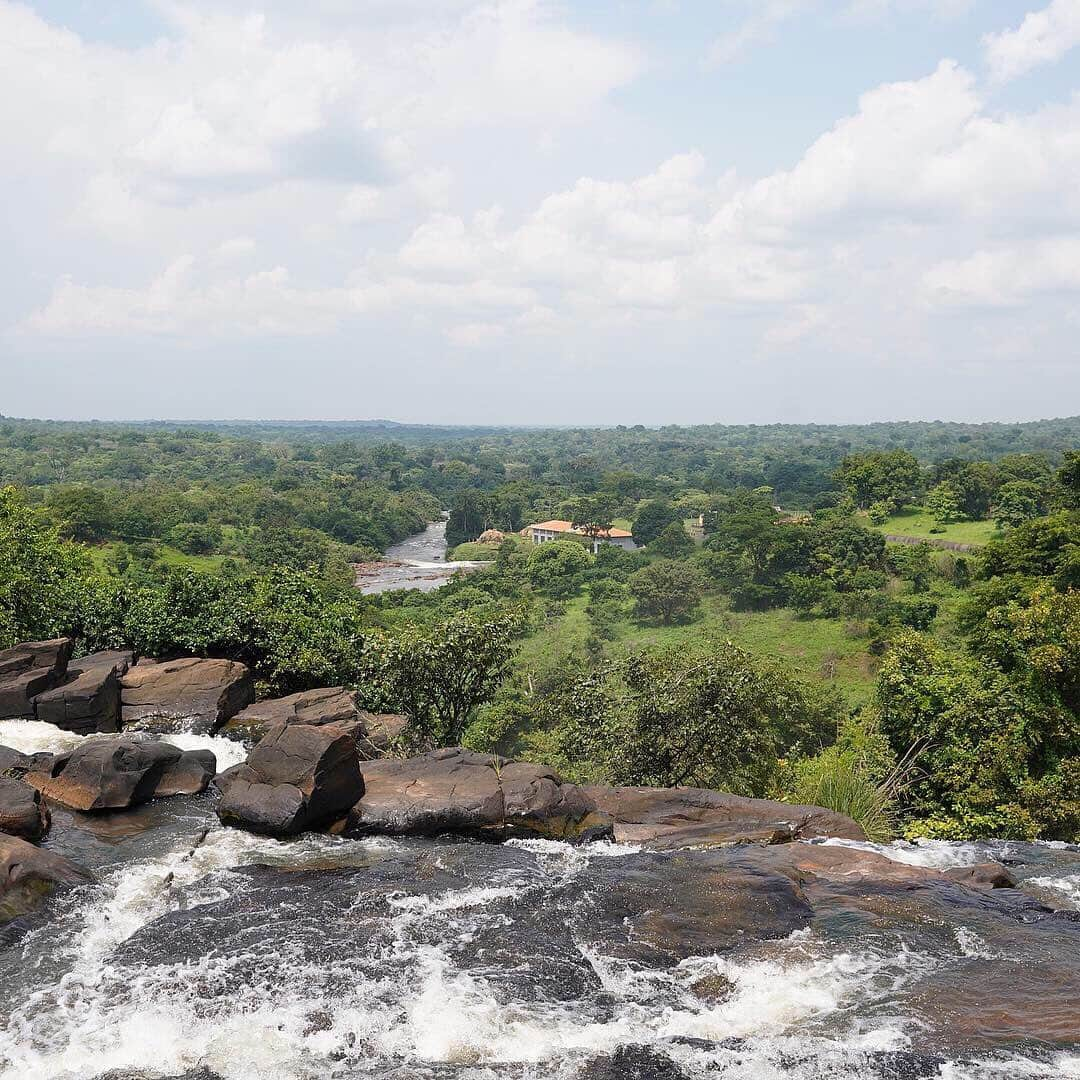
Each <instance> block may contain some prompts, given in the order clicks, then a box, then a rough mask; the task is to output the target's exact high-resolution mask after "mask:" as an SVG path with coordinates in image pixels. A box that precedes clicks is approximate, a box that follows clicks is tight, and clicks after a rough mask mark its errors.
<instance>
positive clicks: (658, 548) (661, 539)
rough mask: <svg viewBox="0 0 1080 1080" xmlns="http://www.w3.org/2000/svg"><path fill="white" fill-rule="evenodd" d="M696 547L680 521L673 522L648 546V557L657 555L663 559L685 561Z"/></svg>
mask: <svg viewBox="0 0 1080 1080" xmlns="http://www.w3.org/2000/svg"><path fill="white" fill-rule="evenodd" d="M695 548H696V545H695V544H694V541H693V540H692V539H691V537H690V534H689V533H688V532H687V531H686V526H685V525H684V524H683V523H682V522H681V521H673V522H672V523H671V524H670V525H668V526H667V527H666V528H665V529H664V531H663V532H662V533H661V534H660V535H659V536H658V537H657V538H656V539H655V540H654V541H653V542H652V543H651V544H650V545H649V547H648V551H649V554H650V555H659V556H660V557H661V558H663V559H685V558H686V557H687V556H688V555H692V554H693V553H694V551H695Z"/></svg>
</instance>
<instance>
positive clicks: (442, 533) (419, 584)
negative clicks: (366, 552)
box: [356, 521, 484, 593]
mask: <svg viewBox="0 0 1080 1080" xmlns="http://www.w3.org/2000/svg"><path fill="white" fill-rule="evenodd" d="M445 557H446V522H445V521H434V522H432V523H431V524H430V525H428V527H427V528H426V529H425V530H424V531H423V532H422V533H417V534H416V535H415V536H410V537H409V538H408V539H406V540H402V541H401V543H400V544H394V545H393V546H392V547H389V548H387V549H386V555H385V557H384V560H383V561H381V562H377V563H363V564H361V565H360V566H359V567H358V568H357V576H356V585H357V588H358V589H359V590H360V591H361V592H363V593H382V592H392V591H394V590H397V589H419V590H420V591H421V592H433V591H434V590H435V589H438V588H440V587H441V586H443V585H445V584H446V583H447V582H448V581H449V580H450V578H451V577H453V576H454V574H456V573H457V572H458V571H459V570H475V569H476V568H477V567H479V566H483V565H484V563H482V562H468V561H457V562H446V561H445Z"/></svg>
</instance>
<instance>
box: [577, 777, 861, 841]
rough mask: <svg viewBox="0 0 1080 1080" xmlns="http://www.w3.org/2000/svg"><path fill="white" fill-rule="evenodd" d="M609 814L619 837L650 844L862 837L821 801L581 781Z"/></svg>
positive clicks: (595, 801) (848, 820) (617, 838)
mask: <svg viewBox="0 0 1080 1080" xmlns="http://www.w3.org/2000/svg"><path fill="white" fill-rule="evenodd" d="M582 790H583V791H584V793H585V795H586V796H587V797H588V798H590V799H592V801H593V802H594V803H595V804H596V807H597V809H598V810H600V811H601V812H603V813H606V814H608V815H610V816H611V818H612V820H613V821H614V823H615V839H616V841H618V842H619V843H627V844H647V845H648V846H649V847H652V848H657V849H664V848H680V847H714V846H717V845H724V844H741V843H748V842H756V843H784V842H786V841H789V840H809V839H814V838H817V837H830V836H831V837H838V838H841V839H846V840H865V839H866V834H865V833H864V832H863V830H862V828H861V827H860V826H859V825H858V824H856V822H854V821H853V820H852V819H851V818H849V817H845V816H844V815H843V814H837V813H834V812H833V811H831V810H825V809H823V808H821V807H820V806H796V805H790V804H788V803H780V802H772V801H770V800H768V799H746V798H743V797H741V796H739V795H728V794H726V793H724V792H720V791H706V790H704V789H702V788H646V787H615V788H611V787H599V786H596V787H585V788H583V789H582Z"/></svg>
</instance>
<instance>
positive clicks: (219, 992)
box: [0, 721, 1080, 1080]
mask: <svg viewBox="0 0 1080 1080" xmlns="http://www.w3.org/2000/svg"><path fill="white" fill-rule="evenodd" d="M77 738H78V737H77V736H71V735H68V734H65V733H63V732H59V731H55V729H54V731H53V732H52V733H50V732H49V731H48V730H47V725H44V724H37V723H31V722H27V721H5V722H2V723H0V744H4V745H9V746H14V747H16V748H22V749H26V750H30V749H33V750H42V749H54V748H55V749H59V748H62V747H64V746H68V745H71V742H72V740H73V739H77ZM189 739H190V740H191V741H192V744H194V743H198V742H199V739H198V737H195V736H190V737H189ZM204 742H205V744H206V745H207V746H210V747H212V748H213V749H215V750H217V751H218V752H222V751H224V752H225V753H226V755H230V756H228V757H226V759H225V760H223V761H222V764H228V763H231V760H232V758H233V757H235V756H236V755H237V754H238V753H242V750H241V749H240V748H239V747H236V746H235V745H234V746H233V747H232V748H230V747H229V746H228V745H227V744H226V741H225V740H221V739H210V740H204ZM213 807H214V800H213V798H212V797H211V796H210V795H209V794H207V795H204V796H199V797H195V798H178V799H171V800H164V801H159V802H155V803H153V804H150V805H148V806H145V807H142V808H140V809H139V810H136V811H132V812H129V813H125V814H117V815H112V816H97V817H88V816H86V815H79V814H74V813H71V812H68V811H65V810H62V809H60V808H56V809H55V810H54V824H53V829H52V832H51V833H50V835H49V837H48V839H47V841H46V843H45V846H46V847H47V848H48V849H50V850H52V851H56V852H59V853H61V854H64V855H67V856H68V857H70V858H73V859H76V860H78V861H80V862H82V863H83V864H84V865H87V866H88V867H90V868H92V869H93V870H94V872H95V874H96V876H97V882H96V883H95V884H92V885H85V886H79V887H77V888H75V889H73V890H70V891H68V892H65V893H61V894H58V895H57V896H54V897H53V898H51V899H49V900H47V901H46V902H45V904H44V906H43V907H42V908H40V909H39V911H38V912H36V913H35V914H33V915H30V916H24V917H22V918H20V919H17V920H16V921H14V922H12V923H9V924H7V925H6V926H3V927H0V1080H103V1078H104V1077H106V1076H107V1077H108V1078H109V1080H118V1078H123V1080H143V1078H154V1080H158V1078H164V1077H169V1078H172V1077H179V1076H183V1077H184V1078H185V1080H212V1078H213V1077H215V1076H216V1077H221V1078H224V1080H376V1078H378V1080H820V1078H822V1077H827V1078H829V1080H871V1078H873V1080H921V1078H925V1080H931V1078H933V1080H987V1078H990V1080H1020V1078H1036V1077H1039V1078H1046V1080H1064V1078H1067V1077H1071V1078H1076V1077H1080V1046H1078V1044H1077V1042H1076V1041H1075V1038H1076V1036H1075V1032H1076V1031H1077V1027H1078V1025H1077V1015H1076V1014H1077V1009H1078V1008H1080V1002H1078V998H1077V988H1078V986H1080V980H1078V970H1080V850H1078V849H1077V847H1075V846H1067V845H1061V844H1059V845H1052V844H1023V843H1001V842H994V843H986V844H970V843H969V844H950V843H942V842H930V843H925V844H922V845H919V846H913V845H909V844H892V845H887V846H885V847H880V848H875V849H874V850H876V851H879V852H882V853H884V854H885V855H887V856H888V858H889V860H891V861H892V862H891V864H892V865H896V866H897V867H898V868H900V867H903V866H905V865H909V866H910V865H915V866H927V867H948V866H967V865H971V864H973V863H977V862H980V861H982V860H985V859H987V858H990V857H993V858H996V859H999V860H1002V861H1004V862H1006V863H1007V864H1008V865H1009V867H1010V869H1011V870H1012V871H1013V873H1014V874H1015V875H1016V877H1017V878H1018V879H1019V882H1020V888H1019V889H1007V890H998V891H997V892H995V893H986V894H977V893H971V892H963V891H961V890H958V889H955V888H953V887H938V886H934V887H932V888H931V889H929V891H928V890H926V889H922V888H921V887H919V888H917V887H912V886H911V885H910V884H906V883H901V884H900V885H898V886H896V887H892V886H882V885H881V884H880V883H876V884H875V883H865V884H864V883H860V884H857V885H855V886H851V887H847V888H846V889H845V888H844V887H842V885H841V886H835V885H834V886H829V887H828V888H827V889H825V891H824V892H821V891H819V892H818V893H817V894H815V897H814V901H813V912H812V915H810V916H805V917H804V915H803V914H800V913H801V912H804V909H805V910H806V911H809V909H808V908H806V905H805V902H804V901H803V900H802V899H800V896H799V894H798V893H790V889H789V894H788V900H787V901H786V902H785V903H786V905H787V906H786V907H785V906H784V905H782V904H781V905H779V906H778V901H777V897H778V896H779V895H780V894H779V893H778V892H776V891H775V889H773V888H772V886H771V885H770V882H772V880H773V879H771V878H768V877H767V876H760V875H761V871H760V869H758V870H755V871H754V872H753V874H751V875H750V878H748V877H747V867H748V866H750V865H752V864H751V863H750V862H748V860H751V859H752V858H754V857H755V852H766V853H767V852H768V851H769V850H770V849H767V848H766V849H761V848H756V847H755V846H753V845H751V846H750V847H734V848H722V849H714V850H711V851H695V850H684V851H671V852H655V851H646V850H642V849H640V848H638V847H636V846H633V845H616V844H611V843H597V844H593V845H587V846H584V847H580V848H575V847H571V846H569V845H567V844H564V843H560V842H554V841H511V842H509V843H507V844H503V845H497V844H490V843H470V842H465V841H462V840H460V839H454V838H443V839H432V840H423V839H365V840H350V839H345V838H341V837H335V836H327V835H308V836H304V837H301V838H299V839H296V840H293V841H277V840H272V839H267V838H264V837H258V836H254V835H251V834H249V833H246V832H241V831H238V830H235V829H228V828H224V827H222V826H221V825H220V824H219V823H218V821H217V818H216V816H215V814H214V809H213ZM828 843H835V842H831V841H830V842H828ZM799 846H802V845H799ZM856 846H860V847H862V848H868V847H873V846H872V845H856ZM747 880H751V881H760V882H761V884H760V886H753V887H752V889H751V892H750V893H749V900H748V899H747V894H746V893H745V892H743V893H742V894H741V896H740V894H739V893H738V892H737V891H736V892H732V891H731V886H730V884H726V883H728V882H732V881H742V882H744V885H743V886H742V888H743V889H745V882H746V881H747ZM809 888H810V886H809V885H808V886H807V890H808V894H809ZM754 890H760V891H759V892H757V894H756V895H755V891H754ZM1002 897H1005V898H1006V899H1002ZM1037 900H1039V901H1043V902H1045V903H1047V904H1049V905H1051V906H1052V907H1055V908H1057V909H1059V910H1058V911H1057V912H1056V913H1051V914H1047V911H1048V909H1047V908H1045V907H1039V906H1038V904H1037V903H1036V901H1037ZM1032 905H1034V906H1032ZM792 913H794V915H795V916H796V921H797V922H799V926H798V928H797V929H791V928H790V926H789V925H788V923H787V922H785V919H787V918H789V916H791V915H792Z"/></svg>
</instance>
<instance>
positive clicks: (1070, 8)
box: [983, 0, 1080, 82]
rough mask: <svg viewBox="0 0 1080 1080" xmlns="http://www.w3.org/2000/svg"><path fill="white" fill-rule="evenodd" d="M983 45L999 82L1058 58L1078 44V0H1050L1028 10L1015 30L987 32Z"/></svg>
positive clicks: (991, 71) (988, 63) (988, 62)
mask: <svg viewBox="0 0 1080 1080" xmlns="http://www.w3.org/2000/svg"><path fill="white" fill-rule="evenodd" d="M983 45H984V48H985V54H986V63H987V65H988V66H989V68H990V73H991V75H992V76H993V77H994V78H995V79H996V80H997V81H999V82H1007V81H1008V80H1010V79H1015V78H1017V77H1018V76H1020V75H1025V74H1027V72H1029V71H1031V70H1032V69H1033V68H1036V67H1039V66H1040V65H1041V64H1050V63H1053V62H1054V61H1056V60H1060V59H1061V58H1062V57H1063V56H1064V55H1065V54H1066V53H1067V52H1069V51H1070V50H1071V49H1073V48H1075V47H1076V46H1077V45H1080V0H1052V2H1051V3H1050V5H1049V6H1048V7H1045V8H1043V9H1042V10H1041V11H1031V12H1028V14H1027V15H1026V16H1025V17H1024V21H1023V22H1022V23H1021V24H1020V25H1019V26H1018V27H1017V28H1016V29H1015V30H1003V31H1002V32H1001V33H998V34H988V35H987V36H986V38H985V39H984V42H983Z"/></svg>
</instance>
